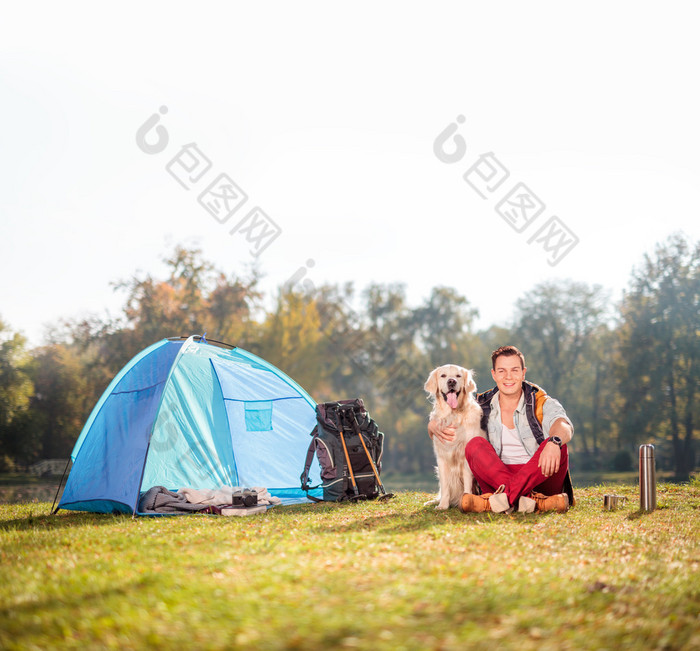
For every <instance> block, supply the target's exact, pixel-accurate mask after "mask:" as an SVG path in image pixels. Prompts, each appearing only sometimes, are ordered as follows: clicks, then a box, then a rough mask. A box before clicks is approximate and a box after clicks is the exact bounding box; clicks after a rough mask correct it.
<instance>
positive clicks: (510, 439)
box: [501, 423, 530, 464]
mask: <svg viewBox="0 0 700 651" xmlns="http://www.w3.org/2000/svg"><path fill="white" fill-rule="evenodd" d="M501 425H503V423H501ZM501 443H502V448H501V461H503V463H505V464H511V463H527V462H528V461H530V455H529V454H528V453H527V450H526V449H525V447H524V446H523V443H522V441H521V440H520V437H519V436H518V430H517V429H515V428H513V429H509V428H508V427H506V426H505V425H503V433H502V434H501Z"/></svg>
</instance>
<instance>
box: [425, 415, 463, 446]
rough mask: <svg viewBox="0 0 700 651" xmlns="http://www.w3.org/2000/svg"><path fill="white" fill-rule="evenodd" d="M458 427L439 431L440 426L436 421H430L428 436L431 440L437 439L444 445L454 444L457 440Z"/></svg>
mask: <svg viewBox="0 0 700 651" xmlns="http://www.w3.org/2000/svg"><path fill="white" fill-rule="evenodd" d="M456 431H457V428H456V427H452V426H450V427H446V428H445V429H442V430H441V429H439V428H438V424H437V423H436V422H435V421H432V420H431V421H430V422H429V423H428V434H430V438H433V437H435V438H437V440H438V441H442V442H443V443H452V442H453V441H454V440H455V432H456Z"/></svg>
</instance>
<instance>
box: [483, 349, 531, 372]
mask: <svg viewBox="0 0 700 651" xmlns="http://www.w3.org/2000/svg"><path fill="white" fill-rule="evenodd" d="M501 355H505V356H506V357H510V356H511V355H517V356H518V357H519V358H520V366H521V368H525V357H524V356H523V354H522V353H521V352H520V351H519V350H518V349H517V348H516V347H515V346H501V347H500V348H496V350H494V351H493V352H492V353H491V368H493V370H494V371H495V370H496V358H497V357H500V356H501Z"/></svg>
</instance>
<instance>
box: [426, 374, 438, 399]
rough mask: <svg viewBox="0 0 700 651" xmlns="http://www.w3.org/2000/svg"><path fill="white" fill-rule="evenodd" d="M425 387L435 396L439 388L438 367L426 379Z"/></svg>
mask: <svg viewBox="0 0 700 651" xmlns="http://www.w3.org/2000/svg"><path fill="white" fill-rule="evenodd" d="M423 388H424V389H425V390H426V391H427V392H428V393H429V394H430V395H431V396H434V395H435V394H436V393H437V390H438V369H437V368H436V369H435V370H433V371H432V372H431V373H430V375H429V376H428V379H427V380H426V381H425V384H424V385H423Z"/></svg>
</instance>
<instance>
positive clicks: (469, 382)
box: [466, 370, 476, 393]
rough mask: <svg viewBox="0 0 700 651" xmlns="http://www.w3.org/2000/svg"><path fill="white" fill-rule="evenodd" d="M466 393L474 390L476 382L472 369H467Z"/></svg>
mask: <svg viewBox="0 0 700 651" xmlns="http://www.w3.org/2000/svg"><path fill="white" fill-rule="evenodd" d="M466 389H467V393H472V392H473V391H476V382H474V371H471V370H467V386H466Z"/></svg>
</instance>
